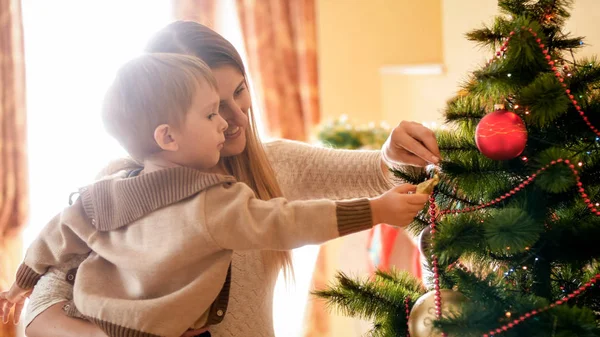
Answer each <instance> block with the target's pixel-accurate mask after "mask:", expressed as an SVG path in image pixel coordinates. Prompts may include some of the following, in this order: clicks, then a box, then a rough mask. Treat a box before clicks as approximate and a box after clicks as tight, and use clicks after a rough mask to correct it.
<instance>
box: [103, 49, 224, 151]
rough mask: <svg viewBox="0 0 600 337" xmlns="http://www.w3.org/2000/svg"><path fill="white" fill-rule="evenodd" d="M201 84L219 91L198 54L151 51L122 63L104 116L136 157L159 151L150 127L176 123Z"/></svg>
mask: <svg viewBox="0 0 600 337" xmlns="http://www.w3.org/2000/svg"><path fill="white" fill-rule="evenodd" d="M201 86H205V87H207V88H208V89H209V90H214V91H216V90H217V82H216V81H215V78H214V77H213V75H212V72H211V70H210V68H209V67H208V66H207V65H206V64H205V63H204V62H202V61H201V60H200V59H198V58H197V57H193V56H189V55H182V54H167V53H155V54H146V55H142V56H139V57H136V58H134V59H132V60H130V61H129V62H127V63H125V64H124V65H123V66H122V67H121V68H120V69H119V70H118V72H117V75H116V76H115V79H114V81H113V83H112V84H111V85H110V87H109V88H108V90H107V92H106V95H105V97H104V104H103V106H102V120H103V123H104V127H105V128H106V130H107V131H108V133H109V134H110V135H111V136H113V137H114V138H115V139H116V140H117V141H119V143H121V145H122V146H123V147H124V148H125V149H126V150H127V152H129V154H130V155H131V156H132V157H133V158H134V159H136V160H138V161H143V160H144V159H145V158H147V157H148V156H150V155H152V154H154V153H157V152H160V151H161V149H160V147H159V146H158V144H157V143H156V141H155V140H154V130H155V129H156V128H157V127H158V126H159V125H162V124H168V125H170V126H172V127H180V126H181V125H182V124H183V122H184V120H185V116H186V114H187V113H188V112H189V110H190V108H191V106H192V102H193V99H194V97H195V95H196V93H197V90H199V88H200V87H201Z"/></svg>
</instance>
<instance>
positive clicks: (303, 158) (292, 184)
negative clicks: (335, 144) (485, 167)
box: [265, 140, 395, 200]
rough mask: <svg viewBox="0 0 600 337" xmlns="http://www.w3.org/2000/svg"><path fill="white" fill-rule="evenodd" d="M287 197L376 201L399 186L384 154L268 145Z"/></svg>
mask: <svg viewBox="0 0 600 337" xmlns="http://www.w3.org/2000/svg"><path fill="white" fill-rule="evenodd" d="M265 149H266V151H267V155H268V157H269V161H270V162H271V164H272V165H273V169H274V171H275V175H276V177H277V181H278V182H279V185H280V186H281V188H282V190H283V193H284V195H285V196H286V197H287V198H290V199H295V200H296V199H312V198H330V199H349V198H359V197H372V196H376V195H379V194H382V193H384V192H385V191H387V190H389V189H390V188H392V187H393V186H394V185H395V182H394V181H393V177H392V175H391V174H385V173H384V172H383V170H382V167H381V153H380V151H365V150H337V149H330V148H323V147H316V146H311V145H308V144H306V143H301V142H296V141H290V140H277V141H274V142H269V143H266V144H265Z"/></svg>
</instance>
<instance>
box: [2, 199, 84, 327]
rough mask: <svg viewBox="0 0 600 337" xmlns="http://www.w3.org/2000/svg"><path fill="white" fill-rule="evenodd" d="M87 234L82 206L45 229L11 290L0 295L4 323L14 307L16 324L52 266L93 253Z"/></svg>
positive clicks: (72, 208)
mask: <svg viewBox="0 0 600 337" xmlns="http://www.w3.org/2000/svg"><path fill="white" fill-rule="evenodd" d="M71 224H74V225H75V226H71ZM86 231H88V232H90V231H93V229H92V228H91V226H89V225H88V224H87V219H86V218H85V215H84V212H83V209H82V208H81V205H79V203H77V204H76V205H75V206H72V207H70V208H68V209H67V210H65V211H64V212H62V213H60V214H59V215H57V216H55V217H54V218H53V219H52V220H51V221H50V222H49V223H48V224H47V225H46V226H45V227H44V228H43V229H42V231H41V233H40V235H39V236H38V237H37V238H36V239H35V240H34V241H33V243H32V244H31V245H30V246H29V248H28V249H27V253H26V254H25V259H24V261H23V263H21V265H20V266H19V269H18V270H17V275H16V280H15V283H14V284H13V285H12V287H11V288H10V290H9V291H7V292H2V293H0V313H1V314H2V316H3V320H4V322H5V323H6V322H7V320H8V314H9V313H10V310H11V309H12V307H13V306H14V307H15V313H14V321H15V323H16V322H18V319H19V317H20V316H21V310H22V308H23V303H24V301H25V298H27V296H28V295H29V294H30V293H31V290H32V289H33V287H34V286H35V284H36V283H37V281H38V280H39V279H40V277H42V275H43V274H44V273H45V272H46V270H47V269H48V268H49V267H52V266H56V265H59V264H61V263H64V262H66V261H67V260H68V259H70V258H71V257H72V256H73V255H83V254H88V253H89V252H90V248H89V247H88V245H87V243H86V242H85V241H84V240H82V239H81V235H82V234H84V233H85V232H86Z"/></svg>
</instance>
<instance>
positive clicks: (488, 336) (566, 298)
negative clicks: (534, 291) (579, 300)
mask: <svg viewBox="0 0 600 337" xmlns="http://www.w3.org/2000/svg"><path fill="white" fill-rule="evenodd" d="M598 280H600V274H596V276H594V277H592V279H591V280H590V281H588V282H587V283H586V284H584V285H582V286H581V287H579V288H578V289H577V290H575V291H574V292H572V293H570V294H569V295H567V296H564V297H563V298H562V299H560V300H556V301H554V302H553V303H550V305H547V306H545V307H543V308H540V309H537V310H532V311H530V312H528V313H526V314H524V315H521V316H520V317H519V318H517V319H515V320H513V321H512V322H511V323H508V324H505V325H503V326H501V327H500V328H498V329H495V330H490V331H489V332H488V333H484V334H483V337H491V336H496V335H498V334H500V333H502V332H504V331H507V330H508V329H511V328H513V327H514V326H516V325H517V324H520V323H521V322H523V321H525V320H526V319H528V318H531V317H533V316H535V315H537V314H539V313H542V312H545V311H548V310H550V309H552V308H554V307H556V306H558V305H561V304H564V303H567V301H569V300H570V299H572V298H575V296H578V295H580V294H581V293H582V292H584V291H586V290H587V289H588V288H589V287H591V286H593V285H594V284H595V283H596V281H598Z"/></svg>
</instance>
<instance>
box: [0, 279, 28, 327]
mask: <svg viewBox="0 0 600 337" xmlns="http://www.w3.org/2000/svg"><path fill="white" fill-rule="evenodd" d="M29 294H31V289H29V290H26V289H22V288H20V287H19V286H17V285H16V284H13V285H12V287H11V288H10V290H9V291H3V292H0V310H1V311H0V314H2V321H3V322H4V324H7V323H8V315H9V314H10V309H11V308H12V307H13V306H14V307H15V312H14V316H13V323H14V324H17V323H19V318H21V311H22V310H23V305H24V304H25V299H26V298H27V297H28V296H29Z"/></svg>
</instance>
